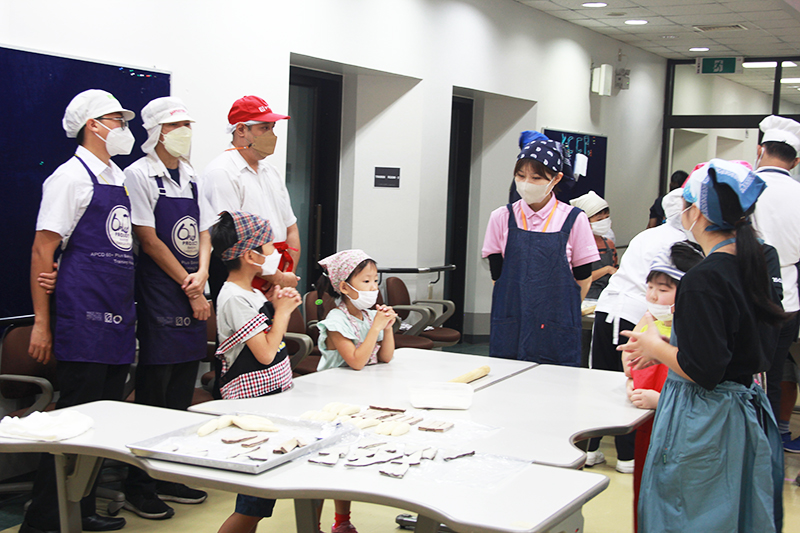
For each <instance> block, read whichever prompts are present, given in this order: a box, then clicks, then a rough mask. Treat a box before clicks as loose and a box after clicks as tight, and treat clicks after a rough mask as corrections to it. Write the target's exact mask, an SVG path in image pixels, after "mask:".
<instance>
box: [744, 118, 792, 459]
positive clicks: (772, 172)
mask: <svg viewBox="0 0 800 533" xmlns="http://www.w3.org/2000/svg"><path fill="white" fill-rule="evenodd" d="M759 127H760V128H761V131H763V132H764V136H763V138H762V139H761V144H759V145H758V158H757V159H756V173H757V174H758V176H759V177H760V178H761V179H763V180H764V182H766V184H767V188H766V189H765V190H764V193H763V194H762V195H761V197H760V198H759V199H758V204H757V205H756V210H755V214H754V215H753V224H754V225H755V227H756V229H757V230H758V232H759V233H760V235H761V237H762V238H763V239H764V240H765V241H766V242H767V244H771V245H772V246H774V247H775V248H776V249H777V250H778V255H779V256H780V261H781V279H782V283H783V300H782V303H783V309H784V311H786V312H787V313H795V314H794V315H793V316H792V318H791V319H790V320H789V321H788V322H787V323H786V324H785V325H784V326H783V328H781V334H780V338H779V339H778V344H777V346H776V348H775V354H774V357H773V362H772V367H771V368H770V370H769V372H768V373H767V395H768V396H769V401H770V404H771V405H772V410H773V412H774V413H775V418H776V419H777V420H778V425H779V427H780V430H781V436H782V438H783V445H784V449H785V450H786V451H790V452H794V453H800V438H798V439H795V440H792V437H791V433H790V432H789V418H790V417H791V414H792V408H793V407H794V404H795V401H796V399H797V385H796V384H795V382H784V383H781V382H782V381H783V380H784V366H787V367H788V369H789V370H790V373H789V375H796V373H797V366H796V365H795V362H794V360H793V359H792V358H791V356H790V355H789V347H790V346H791V345H792V342H793V341H794V340H796V339H797V334H798V327H800V320H798V314H797V313H796V312H797V311H798V310H800V298H798V290H797V281H798V280H797V277H798V270H797V269H798V264H797V263H798V262H800V210H799V209H798V208H797V206H798V205H800V183H798V182H797V181H795V180H794V179H793V178H792V177H791V175H790V173H789V171H790V170H792V169H793V168H794V167H796V166H797V163H798V162H800V159H798V157H797V154H798V152H800V124H798V123H797V122H795V121H794V120H791V119H788V118H784V117H778V116H775V115H771V116H768V117H767V118H765V119H764V120H762V121H761V124H760V125H759ZM792 379H794V378H792ZM781 405H783V406H788V409H787V408H786V407H784V408H783V409H782V408H781ZM781 411H783V415H781Z"/></svg>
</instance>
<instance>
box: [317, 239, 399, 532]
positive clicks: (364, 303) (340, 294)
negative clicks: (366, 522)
mask: <svg viewBox="0 0 800 533" xmlns="http://www.w3.org/2000/svg"><path fill="white" fill-rule="evenodd" d="M319 264H320V266H321V267H322V268H323V269H324V270H325V273H324V274H323V275H322V277H320V279H319V281H318V282H317V295H318V298H320V299H321V298H322V296H323V294H324V293H326V292H327V293H328V294H329V295H330V296H332V297H334V298H336V299H338V300H339V301H338V304H337V307H336V309H331V311H330V312H329V313H328V315H327V316H326V317H325V319H324V320H320V321H319V322H318V323H317V327H318V328H319V340H318V341H317V345H318V346H319V350H320V352H322V358H321V359H320V362H319V365H317V370H326V369H329V368H336V367H340V366H349V367H350V368H353V369H354V370H361V369H362V368H364V367H365V366H366V365H372V364H375V363H377V362H378V361H380V362H382V363H388V362H389V361H391V360H392V357H393V356H394V332H393V331H392V325H393V324H394V321H395V318H396V317H397V314H396V313H395V312H394V310H393V309H392V308H391V307H389V306H386V305H379V306H377V308H376V309H375V310H373V309H371V308H372V307H373V306H374V305H375V302H376V301H377V299H378V266H377V264H376V263H375V260H374V259H372V258H371V257H370V256H368V255H367V254H365V253H364V252H363V251H361V250H345V251H343V252H339V253H336V254H333V255H332V256H330V257H326V258H325V259H323V260H322V261H320V262H319ZM317 305H321V304H320V303H318V304H317ZM333 503H334V507H335V515H334V524H333V527H332V528H331V533H357V532H356V528H355V526H353V524H352V523H351V522H350V502H349V501H345V500H334V502H333ZM319 512H320V513H321V512H322V507H320V509H319Z"/></svg>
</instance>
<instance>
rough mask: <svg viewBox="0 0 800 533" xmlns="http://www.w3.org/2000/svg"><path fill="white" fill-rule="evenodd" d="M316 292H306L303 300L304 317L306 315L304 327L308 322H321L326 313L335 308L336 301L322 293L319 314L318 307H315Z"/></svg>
mask: <svg viewBox="0 0 800 533" xmlns="http://www.w3.org/2000/svg"><path fill="white" fill-rule="evenodd" d="M318 299H319V298H318V296H317V291H308V292H307V293H306V295H305V297H304V298H303V307H304V308H305V315H306V325H307V324H308V323H309V322H313V321H315V320H322V319H324V318H325V317H326V316H328V313H330V312H331V309H335V308H336V300H334V299H333V297H331V295H330V294H328V293H324V294H323V295H322V312H321V313H320V312H319V306H317V300H318Z"/></svg>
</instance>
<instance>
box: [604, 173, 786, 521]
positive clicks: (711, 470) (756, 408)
mask: <svg viewBox="0 0 800 533" xmlns="http://www.w3.org/2000/svg"><path fill="white" fill-rule="evenodd" d="M764 187H765V184H764V182H763V181H762V180H761V178H759V177H758V176H757V175H755V174H754V173H753V172H751V171H750V170H748V169H747V168H745V167H744V166H742V165H739V164H737V163H733V162H729V161H723V160H720V159H713V160H711V161H710V162H709V163H708V164H707V165H705V166H702V167H700V168H699V169H697V170H695V171H694V172H693V173H692V175H691V176H690V177H689V181H688V182H687V184H686V186H685V187H684V192H683V197H684V206H685V209H684V211H683V213H682V214H681V216H682V218H681V222H682V224H683V227H684V228H685V229H686V230H687V231H689V232H691V234H692V235H693V236H694V238H695V239H696V240H697V242H698V243H699V244H700V246H702V248H703V251H704V252H705V253H706V256H707V257H706V259H704V260H703V262H701V263H700V264H699V265H697V266H696V267H694V268H693V269H692V270H690V271H689V272H687V273H686V275H685V276H684V277H683V280H682V281H681V285H680V287H679V288H678V292H677V294H676V300H675V315H674V321H673V329H672V338H671V339H670V344H667V343H666V342H665V341H663V340H662V339H661V338H660V337H659V335H658V333H657V331H656V328H648V330H647V331H646V332H644V333H634V332H630V331H626V332H624V334H625V335H626V336H628V337H629V338H630V340H629V342H628V343H627V344H625V345H622V346H620V347H619V349H620V350H626V351H632V352H634V355H633V360H632V362H631V365H632V367H633V368H644V367H646V366H649V365H650V364H653V362H655V361H658V362H661V363H664V364H665V365H667V366H668V367H669V369H670V371H669V375H668V377H667V381H666V383H665V384H664V389H663V391H662V393H661V398H660V400H659V404H658V410H657V411H656V417H655V420H654V425H653V434H652V440H651V442H650V449H649V451H648V454H647V461H646V463H645V467H644V473H643V479H642V487H641V496H640V501H639V531H640V532H644V533H650V532H654V531H659V532H661V531H674V532H685V531H726V532H745V531H748V532H751V531H759V532H776V531H781V526H782V520H783V508H782V504H783V502H782V490H783V485H782V483H783V453H782V451H781V442H780V436H779V435H778V428H777V425H776V423H775V419H774V417H773V415H772V411H771V409H770V407H769V403H768V401H767V398H766V395H765V394H764V391H763V389H762V388H761V387H759V386H758V385H755V384H754V383H753V375H754V374H756V373H759V372H762V371H764V370H766V369H767V368H768V367H769V359H768V356H769V352H768V349H765V345H768V344H769V343H770V342H772V341H773V340H774V337H775V335H776V333H777V329H776V326H778V325H779V324H781V323H782V322H783V321H784V320H785V318H786V315H785V313H784V312H783V310H782V309H781V307H780V305H779V304H778V303H777V302H779V301H780V300H779V299H777V297H776V295H775V294H774V291H773V290H772V286H771V284H770V279H769V275H768V273H767V265H766V260H765V257H764V253H763V251H762V246H761V245H760V244H759V242H758V239H757V238H756V234H755V232H754V230H753V228H752V226H751V225H750V215H751V214H752V212H753V210H754V208H755V203H756V200H757V199H758V197H759V195H760V194H761V192H762V191H763V190H764Z"/></svg>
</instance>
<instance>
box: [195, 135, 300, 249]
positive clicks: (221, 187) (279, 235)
mask: <svg viewBox="0 0 800 533" xmlns="http://www.w3.org/2000/svg"><path fill="white" fill-rule="evenodd" d="M200 182H201V184H202V185H203V191H204V194H205V195H207V197H208V201H209V203H210V204H211V207H212V208H213V209H214V213H216V214H219V213H221V212H223V211H245V212H247V213H253V214H254V215H258V216H260V217H262V218H265V219H267V220H268V221H269V223H270V226H272V231H273V232H274V234H275V241H276V242H282V241H285V240H286V229H287V228H288V227H289V226H292V225H294V224H296V223H297V217H295V215H294V211H293V210H292V203H291V201H290V199H289V191H288V190H287V189H286V185H285V184H284V182H283V179H281V176H280V174H279V173H278V170H277V169H276V168H275V167H274V166H272V165H271V164H269V163H267V162H266V161H264V160H261V161H259V163H258V172H255V171H254V170H253V169H252V168H251V167H250V165H248V164H247V161H245V159H244V157H242V154H240V153H239V151H238V150H236V149H233V145H231V149H228V150H226V151H225V152H223V153H222V154H220V155H219V156H217V157H216V158H215V159H214V160H213V161H211V163H209V165H208V166H207V167H206V169H205V171H204V172H203V175H202V176H201V179H200Z"/></svg>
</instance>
